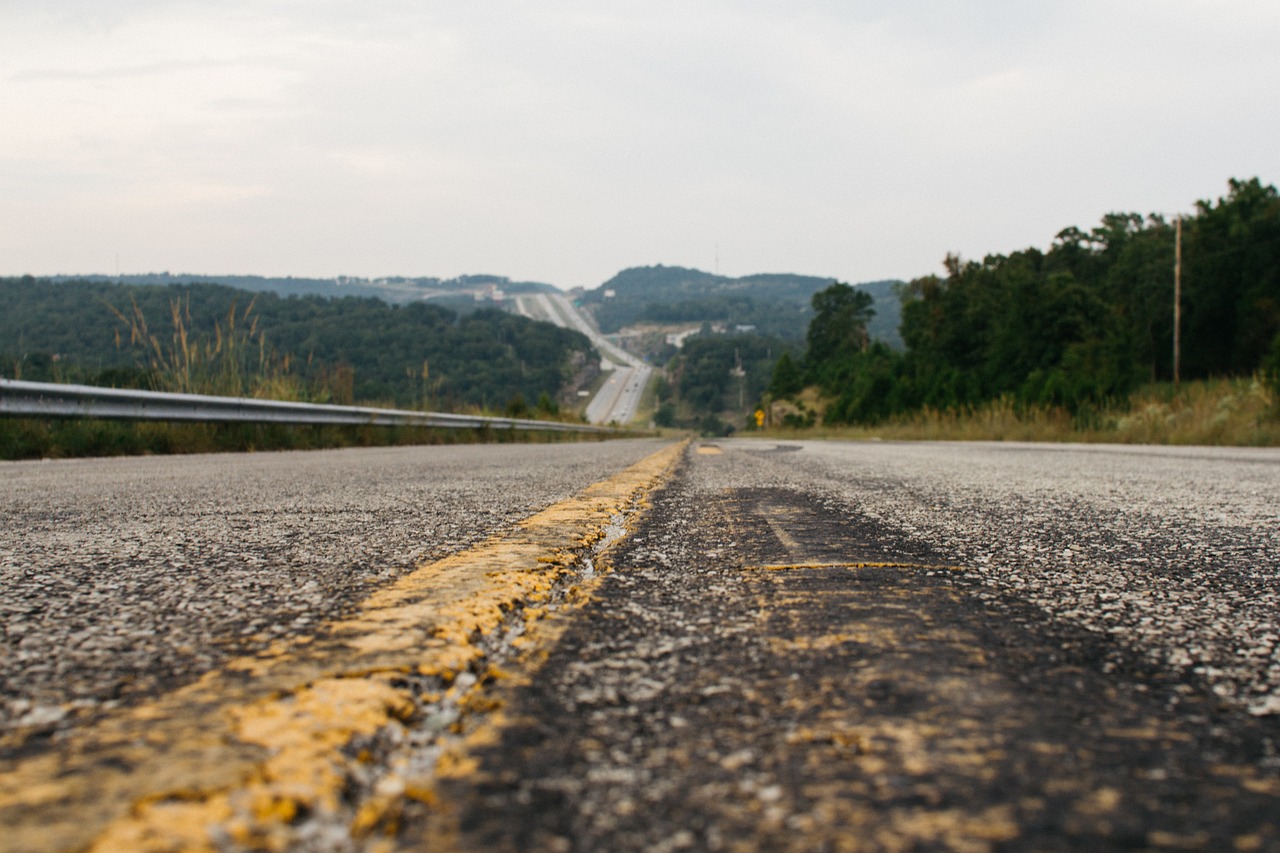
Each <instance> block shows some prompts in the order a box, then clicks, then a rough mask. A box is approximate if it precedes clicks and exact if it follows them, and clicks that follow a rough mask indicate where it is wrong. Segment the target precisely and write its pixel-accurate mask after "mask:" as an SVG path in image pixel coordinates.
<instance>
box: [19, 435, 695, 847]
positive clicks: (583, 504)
mask: <svg viewBox="0 0 1280 853" xmlns="http://www.w3.org/2000/svg"><path fill="white" fill-rule="evenodd" d="M684 446H685V445H684V444H673V445H671V446H668V447H666V448H664V449H662V450H660V451H658V452H657V453H654V454H652V455H650V456H649V457H647V458H646V459H643V460H641V461H640V462H638V463H636V464H635V465H633V466H631V467H629V468H627V469H626V470H624V471H622V472H621V473H619V474H617V475H615V476H614V477H611V478H609V479H607V480H604V481H601V482H599V483H596V484H594V485H592V486H590V487H589V488H587V489H585V490H584V491H583V492H581V493H580V494H579V495H577V496H576V497H574V498H572V499H570V500H567V501H564V502H562V503H559V504H556V505H554V506H552V507H549V508H547V509H546V510H543V511H542V512H540V513H537V514H536V515H534V516H531V517H530V518H528V519H526V520H525V521H524V522H522V523H521V524H520V525H519V526H518V529H517V530H515V531H513V532H512V533H510V534H508V535H504V536H501V537H498V538H495V539H492V540H490V541H488V542H486V543H483V544H481V545H479V546H477V547H475V548H473V549H471V550H469V551H466V552H464V553H461V554H457V555H454V556H451V557H448V558H445V559H443V560H440V561H437V562H434V563H430V564H427V565H424V566H422V567H421V568H419V569H417V570H416V571H414V572H412V573H410V574H408V575H406V576H404V577H403V578H401V579H400V580H399V581H397V582H396V583H394V584H392V585H390V586H388V587H386V588H385V589H383V590H380V591H379V592H377V593H375V594H374V595H372V596H371V597H370V598H369V599H368V600H367V601H365V602H364V604H363V605H362V606H361V607H360V609H359V610H358V612H356V613H355V614H354V615H353V616H351V617H350V618H347V619H343V620H340V621H337V622H333V623H331V624H329V625H327V626H325V627H324V628H323V629H321V630H320V631H319V632H318V633H317V634H316V635H315V636H314V637H305V638H299V639H295V640H293V641H291V642H282V643H280V644H277V645H276V646H275V647H273V648H272V649H270V650H268V651H267V652H265V653H263V654H260V655H256V656H253V657H245V658H241V659H238V660H235V661H232V662H231V663H229V664H228V665H226V666H225V667H224V668H222V669H221V670H217V671H213V672H210V673H208V674H206V675H205V676H204V677H202V678H201V679H200V680H198V681H197V682H195V683H193V684H190V685H187V686H186V687H183V688H181V689H179V690H176V691H174V692H173V693H170V694H168V695H166V696H163V697H160V698H158V699H156V700H154V701H152V702H150V703H148V704H146V705H142V706H139V707H136V708H133V709H128V710H126V711H122V712H120V713H118V714H115V715H112V716H109V717H107V718H105V719H104V720H102V721H101V722H99V723H97V724H94V725H91V726H86V727H85V728H83V729H81V730H77V731H75V732H73V733H71V734H70V735H69V736H68V738H67V739H66V741H65V742H62V743H60V744H58V745H57V746H56V747H54V748H52V749H50V750H48V751H47V752H44V753H42V754H39V755H36V756H34V757H31V758H28V759H25V760H21V759H20V760H17V761H14V762H10V763H6V764H4V765H2V766H0V823H2V824H3V825H4V827H5V831H4V833H3V834H0V851H26V850H44V851H59V850H82V849H90V850H94V851H171V850H175V851H176V850H183V851H201V850H210V851H212V850H214V849H216V848H217V847H219V846H225V845H222V844H221V841H222V840H231V841H234V842H236V843H239V844H241V845H246V846H250V847H253V848H254V849H263V850H281V849H285V848H287V847H289V846H291V845H292V844H293V843H294V841H296V839H294V838H293V837H292V835H291V828H290V822H291V821H293V820H294V819H295V818H296V817H298V816H299V815H301V814H304V813H310V814H316V813H328V814H333V813H335V812H336V810H337V809H338V808H339V800H340V797H341V793H342V791H343V786H344V785H345V784H346V780H347V779H349V778H350V774H351V770H352V768H353V767H354V766H355V765H357V764H358V763H360V762H361V761H362V756H361V755H360V754H358V751H357V754H355V755H352V754H349V753H351V752H352V751H353V750H350V749H346V747H348V746H350V744H351V743H352V742H353V740H355V739H356V738H358V737H361V736H370V735H373V734H375V733H376V732H378V731H380V730H381V729H383V728H384V727H385V726H387V725H389V724H392V723H394V722H395V721H397V720H399V719H402V718H404V717H406V716H407V715H408V714H410V713H412V711H413V709H414V707H415V704H414V702H415V697H414V696H413V694H412V691H411V690H410V689H409V688H408V687H407V686H406V685H405V684H404V681H403V679H404V677H405V676H406V675H407V674H413V675H422V676H437V677H439V679H440V683H441V684H442V685H445V686H447V685H448V684H450V683H451V682H452V680H453V677H454V676H455V675H456V674H457V673H459V672H462V671H463V670H465V669H467V668H468V667H471V666H473V665H475V664H476V663H477V661H478V660H479V659H480V658H481V657H482V656H483V652H482V651H481V650H480V649H479V648H478V647H477V646H476V645H475V642H474V641H475V640H476V639H478V638H479V637H482V636H484V635H486V634H488V633H490V632H492V631H494V630H495V629H496V628H498V627H499V626H500V625H502V624H503V622H504V620H505V619H506V618H507V614H508V613H510V612H511V611H513V610H517V609H522V610H523V612H524V615H525V618H526V620H533V619H537V618H538V617H539V616H540V615H541V610H540V609H539V608H538V607H537V605H538V604H539V603H541V602H544V601H545V600H546V599H547V596H548V595H549V594H550V593H551V592H552V591H553V589H554V588H555V587H556V586H557V584H558V583H560V582H561V581H564V580H567V579H569V578H571V577H572V576H573V575H574V573H575V571H576V563H577V560H578V555H579V553H580V552H581V550H582V549H583V548H585V547H587V546H589V545H591V544H592V543H594V542H596V541H598V540H599V539H600V538H601V537H603V536H604V535H605V530H606V528H607V527H608V526H609V524H610V523H611V521H612V520H613V519H614V518H615V517H616V516H617V515H618V514H619V513H620V512H623V511H624V510H626V509H628V508H632V507H635V506H637V505H638V504H640V503H642V502H643V501H644V499H645V497H646V495H647V494H648V493H649V491H651V490H652V489H653V488H654V487H655V486H656V485H657V484H658V483H659V482H660V481H661V480H662V479H663V478H664V477H665V476H667V474H668V473H669V472H670V471H671V470H672V468H673V467H674V465H675V463H676V461H677V460H678V459H679V456H680V454H681V452H682V451H683V449H684ZM399 790H400V791H401V793H400V794H399V796H411V797H412V796H418V797H428V796H429V792H426V791H416V792H415V791H414V790H413V788H412V785H411V784H402V785H400V788H399ZM374 805H375V811H376V810H377V809H376V806H377V804H376V803H375V804H374ZM388 808H389V807H388ZM377 817H378V815H377V814H374V815H372V816H370V815H369V814H365V813H361V814H357V815H356V817H355V819H354V821H353V824H354V825H353V826H352V827H351V829H352V831H353V832H355V833H357V834H358V833H360V832H363V831H367V830H368V829H369V828H370V826H371V825H372V824H374V823H376V822H377Z"/></svg>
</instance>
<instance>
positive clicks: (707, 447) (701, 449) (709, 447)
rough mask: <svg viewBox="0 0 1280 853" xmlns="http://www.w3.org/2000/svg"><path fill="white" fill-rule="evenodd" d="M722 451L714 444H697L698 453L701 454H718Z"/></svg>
mask: <svg viewBox="0 0 1280 853" xmlns="http://www.w3.org/2000/svg"><path fill="white" fill-rule="evenodd" d="M723 452H724V451H723V450H721V449H720V448H718V447H716V446H715V445H714V444H699V445H698V453H700V454H702V455H703V456H719V455H720V454H721V453H723Z"/></svg>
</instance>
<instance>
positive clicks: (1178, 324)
mask: <svg viewBox="0 0 1280 853" xmlns="http://www.w3.org/2000/svg"><path fill="white" fill-rule="evenodd" d="M1181 358H1182V216H1181V215H1179V216H1178V218H1177V220H1176V222H1175V225H1174V237H1173V384H1174V385H1177V384H1178V381H1179V379H1180V376H1179V367H1180V364H1179V362H1180V360H1181Z"/></svg>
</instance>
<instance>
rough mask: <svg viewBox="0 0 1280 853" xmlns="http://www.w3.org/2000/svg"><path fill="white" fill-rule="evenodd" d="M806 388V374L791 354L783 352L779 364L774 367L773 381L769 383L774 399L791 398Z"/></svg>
mask: <svg viewBox="0 0 1280 853" xmlns="http://www.w3.org/2000/svg"><path fill="white" fill-rule="evenodd" d="M803 388H804V372H803V371H802V370H801V369H800V365H798V364H796V361H795V359H793V358H792V357H791V353H790V352H787V351H783V353H782V356H781V357H780V358H779V359H778V363H777V364H776V365H774V367H773V379H771V380H770V382H769V393H770V394H772V395H773V396H774V397H789V396H791V395H792V394H796V393H799V392H800V390H801V389H803Z"/></svg>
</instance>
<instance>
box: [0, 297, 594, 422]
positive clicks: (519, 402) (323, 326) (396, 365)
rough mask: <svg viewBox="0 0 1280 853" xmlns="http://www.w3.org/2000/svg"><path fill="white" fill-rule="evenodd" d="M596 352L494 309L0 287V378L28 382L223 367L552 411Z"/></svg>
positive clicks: (575, 338)
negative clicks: (214, 363) (539, 404)
mask: <svg viewBox="0 0 1280 853" xmlns="http://www.w3.org/2000/svg"><path fill="white" fill-rule="evenodd" d="M197 342H198V345H197ZM590 351H591V347H590V343H589V341H588V340H587V338H586V337H585V336H583V335H581V334H580V333H578V332H574V331H570V330H566V329H560V328H557V327H555V326H552V325H551V324H548V323H538V322H534V321H532V320H528V319H526V318H524V317H518V316H515V315H512V314H507V313H504V312H501V311H497V310H488V309H486V310H479V311H475V312H470V313H467V314H465V315H459V314H458V313H456V312H453V311H450V310H447V309H445V308H441V307H439V306H435V305H430V304H426V303H422V302H417V303H411V304H407V305H399V306H396V305H389V304H387V303H386V302H383V301H382V300H380V299H375V298H371V297H345V298H339V299H328V298H323V297H319V296H289V297H281V296H278V295H276V294H274V293H249V292H245V291H241V290H237V289H233V288H230V287H224V286H221V285H213V284H183V285H168V286H131V285H117V284H114V283H110V282H102V281H60V282H53V281H48V280H41V279H36V278H32V277H29V276H28V277H23V278H13V279H0V373H3V374H5V375H9V376H11V377H18V378H26V379H32V380H58V381H85V382H90V383H93V384H105V385H119V386H133V387H157V386H159V385H164V384H166V383H165V382H164V381H163V380H164V379H165V375H169V376H170V378H172V374H176V373H180V372H181V371H182V370H186V371H188V372H190V371H192V370H206V371H208V370H209V365H208V364H201V363H200V362H201V361H202V360H203V361H213V360H218V361H219V367H218V370H219V371H220V375H222V374H225V373H227V372H230V373H233V374H236V375H243V374H254V375H256V376H257V378H258V379H259V380H262V379H265V378H276V379H287V380H290V381H293V382H294V384H295V386H296V387H298V388H301V389H303V392H302V396H304V397H306V398H308V399H320V400H332V401H333V402H361V401H363V402H381V403H393V404H395V405H399V406H420V405H426V406H430V407H439V408H456V407H461V406H478V407H482V408H487V409H503V408H504V407H505V408H512V407H514V409H515V410H517V413H521V414H523V413H524V412H525V411H529V410H532V408H533V405H534V404H535V401H542V404H543V408H545V409H554V408H555V404H554V401H555V400H556V398H557V396H558V394H559V393H560V391H561V389H562V388H563V386H564V385H565V383H566V381H567V380H568V379H569V378H570V377H571V376H572V374H573V372H574V370H575V369H576V367H577V366H578V365H580V364H582V363H584V362H586V361H587V360H588V353H590ZM229 352H233V353H234V355H233V356H232V358H234V359H235V360H236V363H234V364H228V363H227V358H228V355H227V354H228V353H229ZM192 362H195V363H194V364H193V363H192ZM255 371H256V374H255ZM162 374H164V375H162ZM266 374H270V377H268V376H267V375H266ZM170 384H171V383H170ZM228 390H230V389H228ZM250 392H251V391H250ZM242 393H244V389H242ZM526 401H527V402H526Z"/></svg>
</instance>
